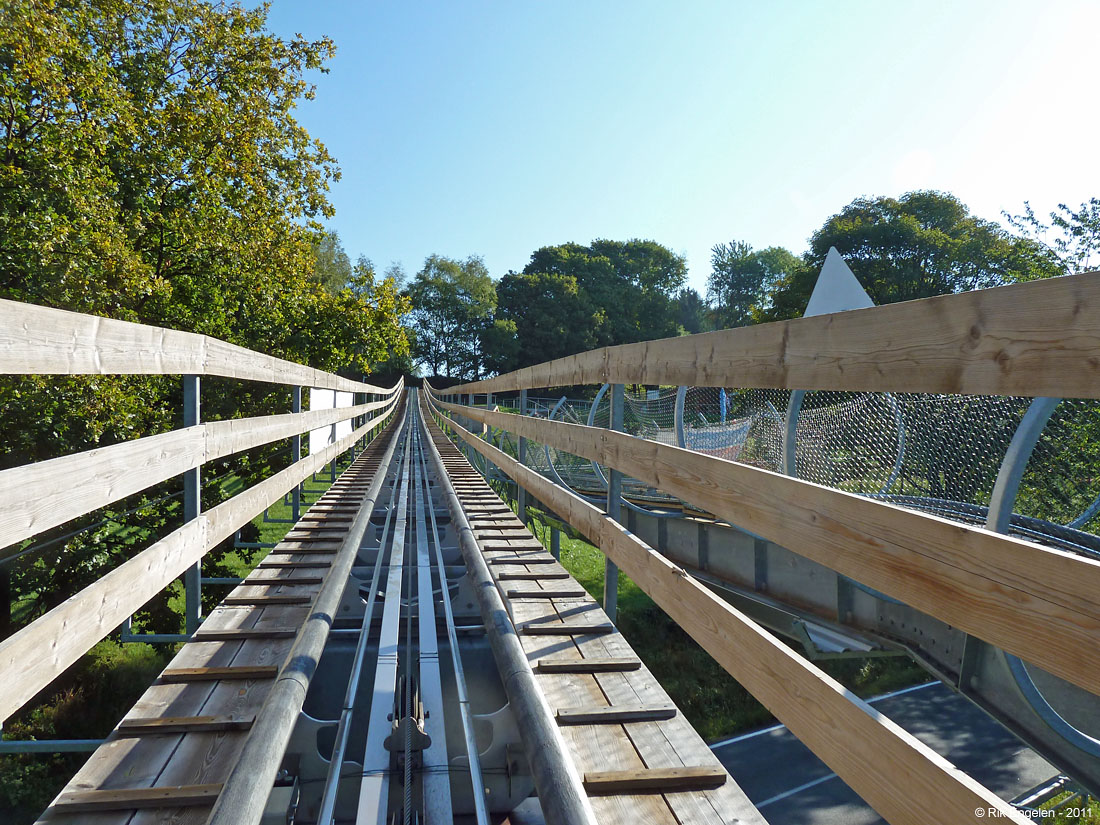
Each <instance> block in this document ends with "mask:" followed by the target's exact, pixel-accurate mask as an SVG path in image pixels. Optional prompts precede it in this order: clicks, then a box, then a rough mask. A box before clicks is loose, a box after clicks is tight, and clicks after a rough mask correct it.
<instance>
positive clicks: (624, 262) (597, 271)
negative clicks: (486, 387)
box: [523, 239, 687, 360]
mask: <svg viewBox="0 0 1100 825" xmlns="http://www.w3.org/2000/svg"><path fill="white" fill-rule="evenodd" d="M536 273H545V274H548V275H563V276H567V277H572V278H574V279H575V280H576V283H577V294H578V295H579V296H580V298H581V299H582V300H583V301H584V303H585V304H586V306H588V307H590V308H591V313H594V314H595V316H596V317H598V319H599V321H598V324H597V326H596V328H595V331H594V341H593V346H604V345H609V344H627V343H632V342H634V341H647V340H650V339H653V338H664V337H668V336H672V335H676V334H677V332H678V309H677V307H676V304H675V295H676V293H677V292H678V291H679V290H680V288H681V287H682V286H683V284H684V281H685V280H686V278H687V263H686V261H685V260H684V258H683V256H681V255H677V254H675V253H674V252H672V251H671V250H669V249H668V248H666V247H664V246H662V245H661V244H659V243H657V242H655V241H646V240H638V239H634V240H629V241H609V240H599V239H597V240H595V241H593V242H592V243H591V244H590V245H588V246H581V245H580V244H576V243H567V244H561V245H559V246H546V247H543V248H541V249H539V250H537V251H536V252H535V253H533V254H532V255H531V261H530V263H528V264H527V266H525V267H524V268H523V274H524V275H533V274H536ZM580 322H581V324H582V327H581V330H582V336H586V335H587V330H585V328H584V326H583V324H584V323H586V319H580ZM539 360H543V359H539Z"/></svg>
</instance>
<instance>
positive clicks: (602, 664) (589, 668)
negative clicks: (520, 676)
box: [535, 657, 642, 673]
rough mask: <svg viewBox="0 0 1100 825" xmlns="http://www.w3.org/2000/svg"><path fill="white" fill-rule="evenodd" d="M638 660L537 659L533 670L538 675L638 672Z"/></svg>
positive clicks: (610, 658) (597, 658) (607, 658)
mask: <svg viewBox="0 0 1100 825" xmlns="http://www.w3.org/2000/svg"><path fill="white" fill-rule="evenodd" d="M641 666H642V662H641V660H640V659H628V658H616V657H603V658H599V657H592V658H589V659H539V660H538V663H537V664H536V665H535V670H537V671H538V672H539V673H621V672H623V671H626V670H639V669H640V668H641Z"/></svg>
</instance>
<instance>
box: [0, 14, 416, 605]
mask: <svg viewBox="0 0 1100 825" xmlns="http://www.w3.org/2000/svg"><path fill="white" fill-rule="evenodd" d="M266 21H267V8H266V6H261V7H259V8H257V9H254V10H249V9H245V8H242V7H241V6H239V5H236V4H222V3H209V2H199V1H198V0H4V2H3V3H2V11H0V297H4V298H9V299H14V300H19V301H28V302H33V303H36V304H43V305H47V306H53V307H60V308H63V309H68V310H75V311H80V312H87V313H94V314H98V315H105V316H109V317H112V318H119V319H123V320H129V321H139V322H144V323H149V324H155V325H159V326H166V327H171V328H176V329H183V330H189V331H193V332H200V333H205V334H209V335H212V336H216V337H218V338H222V339H225V340H228V341H231V342H233V343H236V344H240V345H243V346H246V347H251V348H254V349H257V350H261V351H263V352H266V353H270V354H273V355H277V356H280V357H283V358H288V359H291V360H295V361H299V362H304V363H308V364H311V365H312V366H315V367H318V368H321V369H326V370H330V371H335V370H339V371H344V372H348V373H351V374H354V375H361V374H363V373H365V372H367V371H369V369H370V367H371V365H372V364H373V363H375V362H376V361H379V360H381V359H383V358H385V357H386V356H387V354H388V353H389V352H390V351H396V352H400V351H402V350H404V349H405V348H406V343H405V338H404V331H403V329H402V326H401V323H400V320H401V315H402V313H403V312H404V311H405V308H406V306H407V302H406V301H405V299H403V298H401V297H400V296H399V295H398V293H397V290H396V288H395V285H394V283H393V281H392V280H387V279H384V278H377V277H375V275H374V272H373V270H371V269H370V268H369V267H368V268H360V269H358V270H355V271H352V272H351V273H350V278H349V280H348V281H347V282H346V285H347V288H343V287H344V286H345V284H340V285H337V284H335V283H333V284H330V288H329V289H326V288H325V286H323V285H322V283H320V282H318V280H317V273H318V266H317V256H316V250H317V249H318V247H320V246H323V245H324V244H325V243H326V239H325V236H324V235H323V233H322V231H321V226H320V223H319V221H320V220H321V219H323V218H327V217H329V216H331V214H332V207H331V205H330V204H329V201H328V198H327V190H328V186H329V183H330V182H331V181H333V180H335V179H336V178H337V176H338V170H337V168H336V165H335V162H334V160H333V158H332V157H331V156H330V155H329V153H328V152H327V150H326V149H325V147H324V146H323V145H321V144H320V143H319V142H317V141H316V140H314V139H313V138H311V137H310V135H309V134H308V133H307V132H306V130H305V129H303V128H302V126H301V125H300V124H299V123H298V122H297V120H296V119H295V117H294V109H295V107H296V106H297V105H298V103H299V102H300V101H302V100H303V99H309V98H310V97H312V94H313V90H312V88H311V87H310V86H309V85H308V84H307V83H306V81H305V79H304V78H305V75H306V73H308V72H310V71H313V70H321V71H324V63H325V61H326V60H327V59H328V58H329V57H330V56H331V54H332V53H333V46H332V43H331V41H329V40H327V39H325V40H319V41H315V42H311V41H309V40H306V39H303V38H301V37H295V38H293V39H290V40H283V39H281V38H279V37H276V36H274V35H272V34H271V33H270V32H268V31H267V30H266ZM341 266H343V263H341ZM345 271H346V270H345ZM338 286H339V288H337V287H338ZM202 393H203V398H202V404H203V414H204V416H206V417H208V418H219V417H233V416H240V415H256V414H261V413H264V412H286V411H287V409H288V404H289V393H288V391H287V390H286V388H281V387H271V386H266V385H255V384H249V385H247V386H246V387H244V388H242V387H240V386H234V385H233V382H230V381H220V380H217V379H213V380H209V381H203V385H202ZM179 395H180V390H179V382H178V380H177V379H176V378H175V377H144V376H123V377H117V378H116V377H105V378H104V377H99V376H91V377H74V378H63V377H56V376H45V377H27V378H16V377H7V378H2V379H0V414H2V415H3V418H4V421H5V424H6V425H7V426H6V431H7V435H8V437H7V438H6V439H4V441H3V442H2V445H0V466H4V465H11V464H18V463H24V462H26V461H28V460H36V459H42V458H49V457H52V456H56V455H59V454H63V453H71V452H75V451H77V450H81V449H86V448H88V447H90V446H93V445H96V444H105V443H110V442H114V441H122V440H126V439H130V438H134V437H136V436H141V435H146V434H149V433H152V432H157V431H160V430H165V429H169V428H171V427H173V426H176V425H178V423H179V422H178V417H177V416H178V408H179ZM278 449H279V447H278V446H272V447H270V448H268V447H265V448H260V449H259V450H257V451H253V452H251V453H249V454H246V455H245V456H241V457H234V458H227V459H225V460H224V461H221V462H220V463H219V464H215V465H207V466H208V470H207V471H206V473H207V475H208V476H209V477H211V478H213V477H214V476H216V475H218V474H230V473H233V474H237V475H238V476H239V477H241V478H242V479H243V480H244V482H245V483H248V481H249V480H250V479H255V478H256V477H258V476H260V475H262V474H264V473H265V472H267V470H269V469H270V468H271V467H272V466H273V462H274V460H275V459H274V456H275V454H276V452H277V450H278ZM155 493H156V491H150V493H149V495H150V498H152V497H153V495H154V494H155ZM220 494H222V491H220V490H218V489H208V490H206V491H204V496H207V497H209V496H215V497H216V496H217V495H220ZM167 506H168V505H158V506H157V507H153V508H151V509H150V512H151V513H152V514H153V515H152V516H150V517H149V519H148V523H149V524H152V525H157V524H159V525H162V526H163V525H164V524H165V523H167V515H166V514H167V512H168V511H167V510H166V509H165V508H166V507H167ZM143 517H144V515H143ZM89 518H90V519H94V518H98V516H90V517H89ZM143 529H144V528H143ZM149 529H150V530H154V529H155V528H154V527H150V528H149ZM55 532H56V533H57V534H58V535H60V532H61V531H60V529H59V530H58V531H55ZM141 535H142V536H146V537H147V534H146V533H141ZM137 545H138V539H137V538H136V537H135V536H134V535H131V536H130V538H129V539H127V540H126V542H122V543H116V544H112V543H110V542H104V543H100V542H99V541H98V540H97V541H86V542H84V543H83V544H81V542H80V541H79V540H74V541H60V542H58V543H57V544H56V545H54V548H53V550H52V551H51V552H52V553H53V558H52V559H47V558H45V557H44V556H38V557H28V558H27V560H26V563H25V564H24V563H23V562H20V564H21V565H23V566H22V567H21V568H20V569H19V570H18V571H17V573H18V576H17V578H18V579H19V582H22V583H21V584H19V583H18V582H17V588H16V589H17V590H18V588H19V587H24V588H25V591H26V592H29V593H41V594H42V600H43V603H44V606H48V602H49V601H50V600H54V599H63V598H65V597H66V596H67V595H68V594H69V593H70V592H72V588H71V587H68V586H69V585H72V586H73V587H76V586H78V585H79V584H80V583H81V582H86V581H89V580H91V579H94V578H96V577H97V576H98V575H99V574H100V573H101V572H102V571H103V569H104V567H105V566H110V565H111V564H113V563H114V561H115V560H116V559H117V557H118V555H120V554H122V555H124V554H125V553H128V552H132V551H133V550H135V549H137ZM20 577H21V578H20ZM36 577H37V578H36Z"/></svg>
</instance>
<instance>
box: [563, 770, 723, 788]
mask: <svg viewBox="0 0 1100 825" xmlns="http://www.w3.org/2000/svg"><path fill="white" fill-rule="evenodd" d="M726 779H727V774H726V772H725V770H723V769H722V768H715V767H711V766H709V765H708V766H704V767H692V768H655V769H641V770H631V771H589V772H587V773H585V775H584V789H585V790H586V791H588V793H590V794H594V795H605V794H621V793H634V794H637V793H660V794H663V793H669V792H670V791H699V790H706V789H710V788H718V787H721V786H722V785H724V784H725V782H726Z"/></svg>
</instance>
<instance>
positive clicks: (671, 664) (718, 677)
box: [532, 521, 928, 740]
mask: <svg viewBox="0 0 1100 825" xmlns="http://www.w3.org/2000/svg"><path fill="white" fill-rule="evenodd" d="M532 526H533V530H534V533H535V535H536V536H538V538H539V540H540V541H542V543H543V544H544V545H545V546H547V547H549V546H550V528H549V527H548V526H545V525H542V524H540V523H539V522H537V521H536V522H534V524H533V525H532ZM561 559H562V564H563V565H565V567H566V569H568V570H569V572H570V573H572V574H573V577H574V578H576V579H577V581H578V582H580V583H581V584H582V585H583V586H584V588H585V590H587V591H588V592H589V593H590V594H591V595H592V597H593V598H594V599H596V600H597V601H599V602H602V601H603V584H604V556H603V553H601V552H600V551H599V550H598V549H597V548H596V547H594V546H593V545H591V544H589V543H588V542H586V541H583V540H581V539H577V538H570V537H569V536H568V535H567V534H565V533H562V537H561ZM617 625H618V627H619V630H620V631H622V634H623V636H625V637H626V639H627V641H628V642H630V644H631V646H632V647H633V648H634V650H635V651H636V652H637V654H638V656H639V657H640V658H641V660H642V661H643V662H645V664H646V667H648V668H649V669H650V671H652V673H653V675H654V676H655V677H656V679H657V681H658V682H660V683H661V686H662V687H663V688H664V689H665V690H666V691H667V692H668V694H669V696H670V697H671V698H672V700H673V701H674V702H675V703H676V704H677V706H679V708H680V710H681V711H683V713H684V716H685V717H687V719H688V721H689V722H691V724H692V726H693V727H694V728H695V729H696V730H697V731H698V732H699V734H700V735H701V736H702V737H703V738H704V739H707V740H715V739H721V738H723V737H727V736H732V735H734V734H737V733H741V732H742V731H745V730H750V729H752V728H756V727H759V726H761V725H765V724H768V723H770V722H772V721H774V717H773V716H772V715H771V713H769V712H768V710H767V709H766V708H765V707H764V706H763V705H761V704H760V703H759V702H757V701H756V700H755V699H754V698H753V697H752V695H751V694H750V693H749V692H748V691H747V690H745V689H744V688H743V687H741V685H740V684H739V683H738V682H737V681H736V680H735V679H734V678H733V677H732V676H730V675H729V674H728V673H726V671H725V670H724V669H723V668H722V667H721V666H720V665H719V664H718V663H717V662H715V661H714V660H713V659H712V658H711V657H710V654H708V653H707V652H706V651H705V650H703V649H702V648H701V647H699V645H698V644H697V643H696V642H695V641H694V640H693V639H692V638H691V637H690V636H688V635H687V633H685V632H684V631H683V630H682V629H681V628H680V627H679V625H677V624H676V623H675V622H674V621H672V619H670V618H669V617H668V616H667V615H666V614H665V612H664V611H663V610H661V608H659V607H658V606H657V605H656V604H654V602H653V600H652V599H651V598H650V597H649V596H648V595H646V593H645V592H644V591H643V590H642V589H641V588H640V587H638V585H636V584H635V583H634V582H632V581H631V580H630V579H629V578H628V577H627V576H625V575H624V574H622V573H621V572H620V574H619V615H618V621H617ZM817 665H818V666H819V667H821V668H822V670H824V671H825V672H826V673H829V674H830V675H831V676H833V677H834V678H836V679H838V680H839V681H840V682H841V683H843V684H844V685H845V686H847V687H848V688H850V689H851V690H853V691H854V692H855V693H856V694H858V695H859V696H862V697H869V696H875V695H877V694H880V693H885V692H887V691H890V690H896V689H897V688H901V687H907V686H909V685H913V684H917V683H920V682H926V681H928V674H927V673H926V672H925V671H924V670H923V669H922V668H921V667H920V666H919V665H917V664H916V663H915V662H913V661H912V660H910V659H908V658H906V657H875V658H866V659H862V658H861V659H834V660H826V661H822V662H817Z"/></svg>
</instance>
